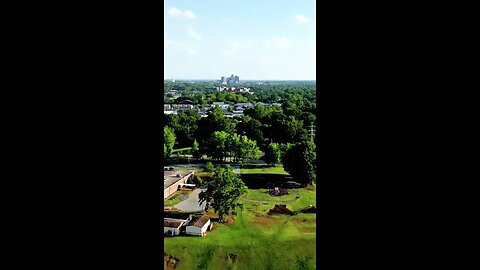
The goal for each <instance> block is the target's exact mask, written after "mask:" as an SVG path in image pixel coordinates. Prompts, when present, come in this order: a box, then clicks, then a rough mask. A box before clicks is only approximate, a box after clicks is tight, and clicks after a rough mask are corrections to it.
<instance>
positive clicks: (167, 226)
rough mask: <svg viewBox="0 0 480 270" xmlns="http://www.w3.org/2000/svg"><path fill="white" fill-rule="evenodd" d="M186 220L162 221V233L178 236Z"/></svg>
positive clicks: (169, 219)
mask: <svg viewBox="0 0 480 270" xmlns="http://www.w3.org/2000/svg"><path fill="white" fill-rule="evenodd" d="M185 222H186V220H182V219H171V218H165V219H163V233H164V234H167V235H171V236H175V235H179V234H180V228H181V227H182V226H183V225H184V224H185Z"/></svg>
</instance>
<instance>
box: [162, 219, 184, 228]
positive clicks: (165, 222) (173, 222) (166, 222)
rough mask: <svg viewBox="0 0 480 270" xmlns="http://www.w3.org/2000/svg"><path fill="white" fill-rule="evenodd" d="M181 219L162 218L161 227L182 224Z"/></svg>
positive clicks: (172, 226) (176, 226)
mask: <svg viewBox="0 0 480 270" xmlns="http://www.w3.org/2000/svg"><path fill="white" fill-rule="evenodd" d="M182 223H183V220H170V219H164V220H163V227H169V228H178V227H180V225H182Z"/></svg>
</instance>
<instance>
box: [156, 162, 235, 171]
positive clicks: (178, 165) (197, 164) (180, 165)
mask: <svg viewBox="0 0 480 270" xmlns="http://www.w3.org/2000/svg"><path fill="white" fill-rule="evenodd" d="M217 165H221V166H225V165H230V164H215V166H217ZM230 166H231V167H232V169H233V172H234V173H235V174H240V166H236V165H230ZM165 167H173V168H175V169H177V168H180V169H181V168H185V167H202V168H203V167H205V164H203V163H195V164H173V165H167V166H165ZM175 169H174V170H175Z"/></svg>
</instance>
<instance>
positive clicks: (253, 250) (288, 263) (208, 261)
mask: <svg viewBox="0 0 480 270" xmlns="http://www.w3.org/2000/svg"><path fill="white" fill-rule="evenodd" d="M261 169H267V172H263V173H262V172H258V173H251V172H252V171H251V170H261ZM248 170H250V171H248ZM273 170H274V171H275V172H278V173H275V172H273V171H272V170H269V169H268V168H256V169H247V173H246V175H245V173H244V171H243V169H242V176H241V177H242V178H244V177H245V176H246V179H247V181H253V182H254V183H250V186H252V188H250V186H249V192H262V190H264V189H266V187H265V185H268V184H269V183H270V182H272V181H277V182H276V183H280V182H279V181H283V180H285V181H289V180H290V179H289V178H285V176H288V175H285V174H286V173H282V171H283V168H281V167H280V168H279V167H275V168H273ZM283 172H284V171H283ZM249 176H251V177H249ZM272 176H273V178H274V179H269V178H271V177H272ZM262 182H264V183H262ZM299 192H300V195H301V197H300V198H299V199H298V200H295V201H294V202H291V203H288V204H287V207H288V209H290V210H293V211H299V210H301V209H302V208H304V207H306V206H308V205H311V204H316V191H315V186H314V187H310V188H301V189H299ZM257 194H258V193H257ZM254 196H256V195H254ZM267 196H269V195H268V194H267ZM283 197H285V196H283ZM278 198H282V197H278ZM243 203H244V210H243V211H242V212H239V213H238V215H237V216H235V217H234V219H235V222H234V223H233V224H217V223H215V227H216V228H215V229H214V230H213V231H211V232H208V233H207V235H206V236H205V237H185V236H183V237H166V238H165V239H164V240H165V242H164V243H165V244H164V246H165V252H166V253H168V254H170V255H173V256H175V257H176V258H178V259H179V260H180V261H179V263H178V265H177V266H178V268H177V269H179V270H181V269H315V263H316V256H315V254H316V243H315V241H316V234H315V231H316V215H315V214H304V213H300V214H297V215H294V216H289V215H275V216H269V215H267V212H268V210H270V209H272V207H273V206H274V203H273V204H270V203H269V204H263V203H253V202H248V201H243Z"/></svg>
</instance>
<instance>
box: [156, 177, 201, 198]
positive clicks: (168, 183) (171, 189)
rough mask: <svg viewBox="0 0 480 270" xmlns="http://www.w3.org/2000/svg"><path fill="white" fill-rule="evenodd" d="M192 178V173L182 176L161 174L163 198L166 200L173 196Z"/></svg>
mask: <svg viewBox="0 0 480 270" xmlns="http://www.w3.org/2000/svg"><path fill="white" fill-rule="evenodd" d="M193 176H194V171H190V172H187V174H185V175H182V174H181V173H180V172H178V171H177V172H175V171H164V172H163V198H164V199H167V198H168V197H170V196H171V195H173V194H174V193H175V192H176V191H177V190H178V188H179V187H180V186H182V185H183V184H186V183H187V181H188V180H189V179H192V178H193Z"/></svg>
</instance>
